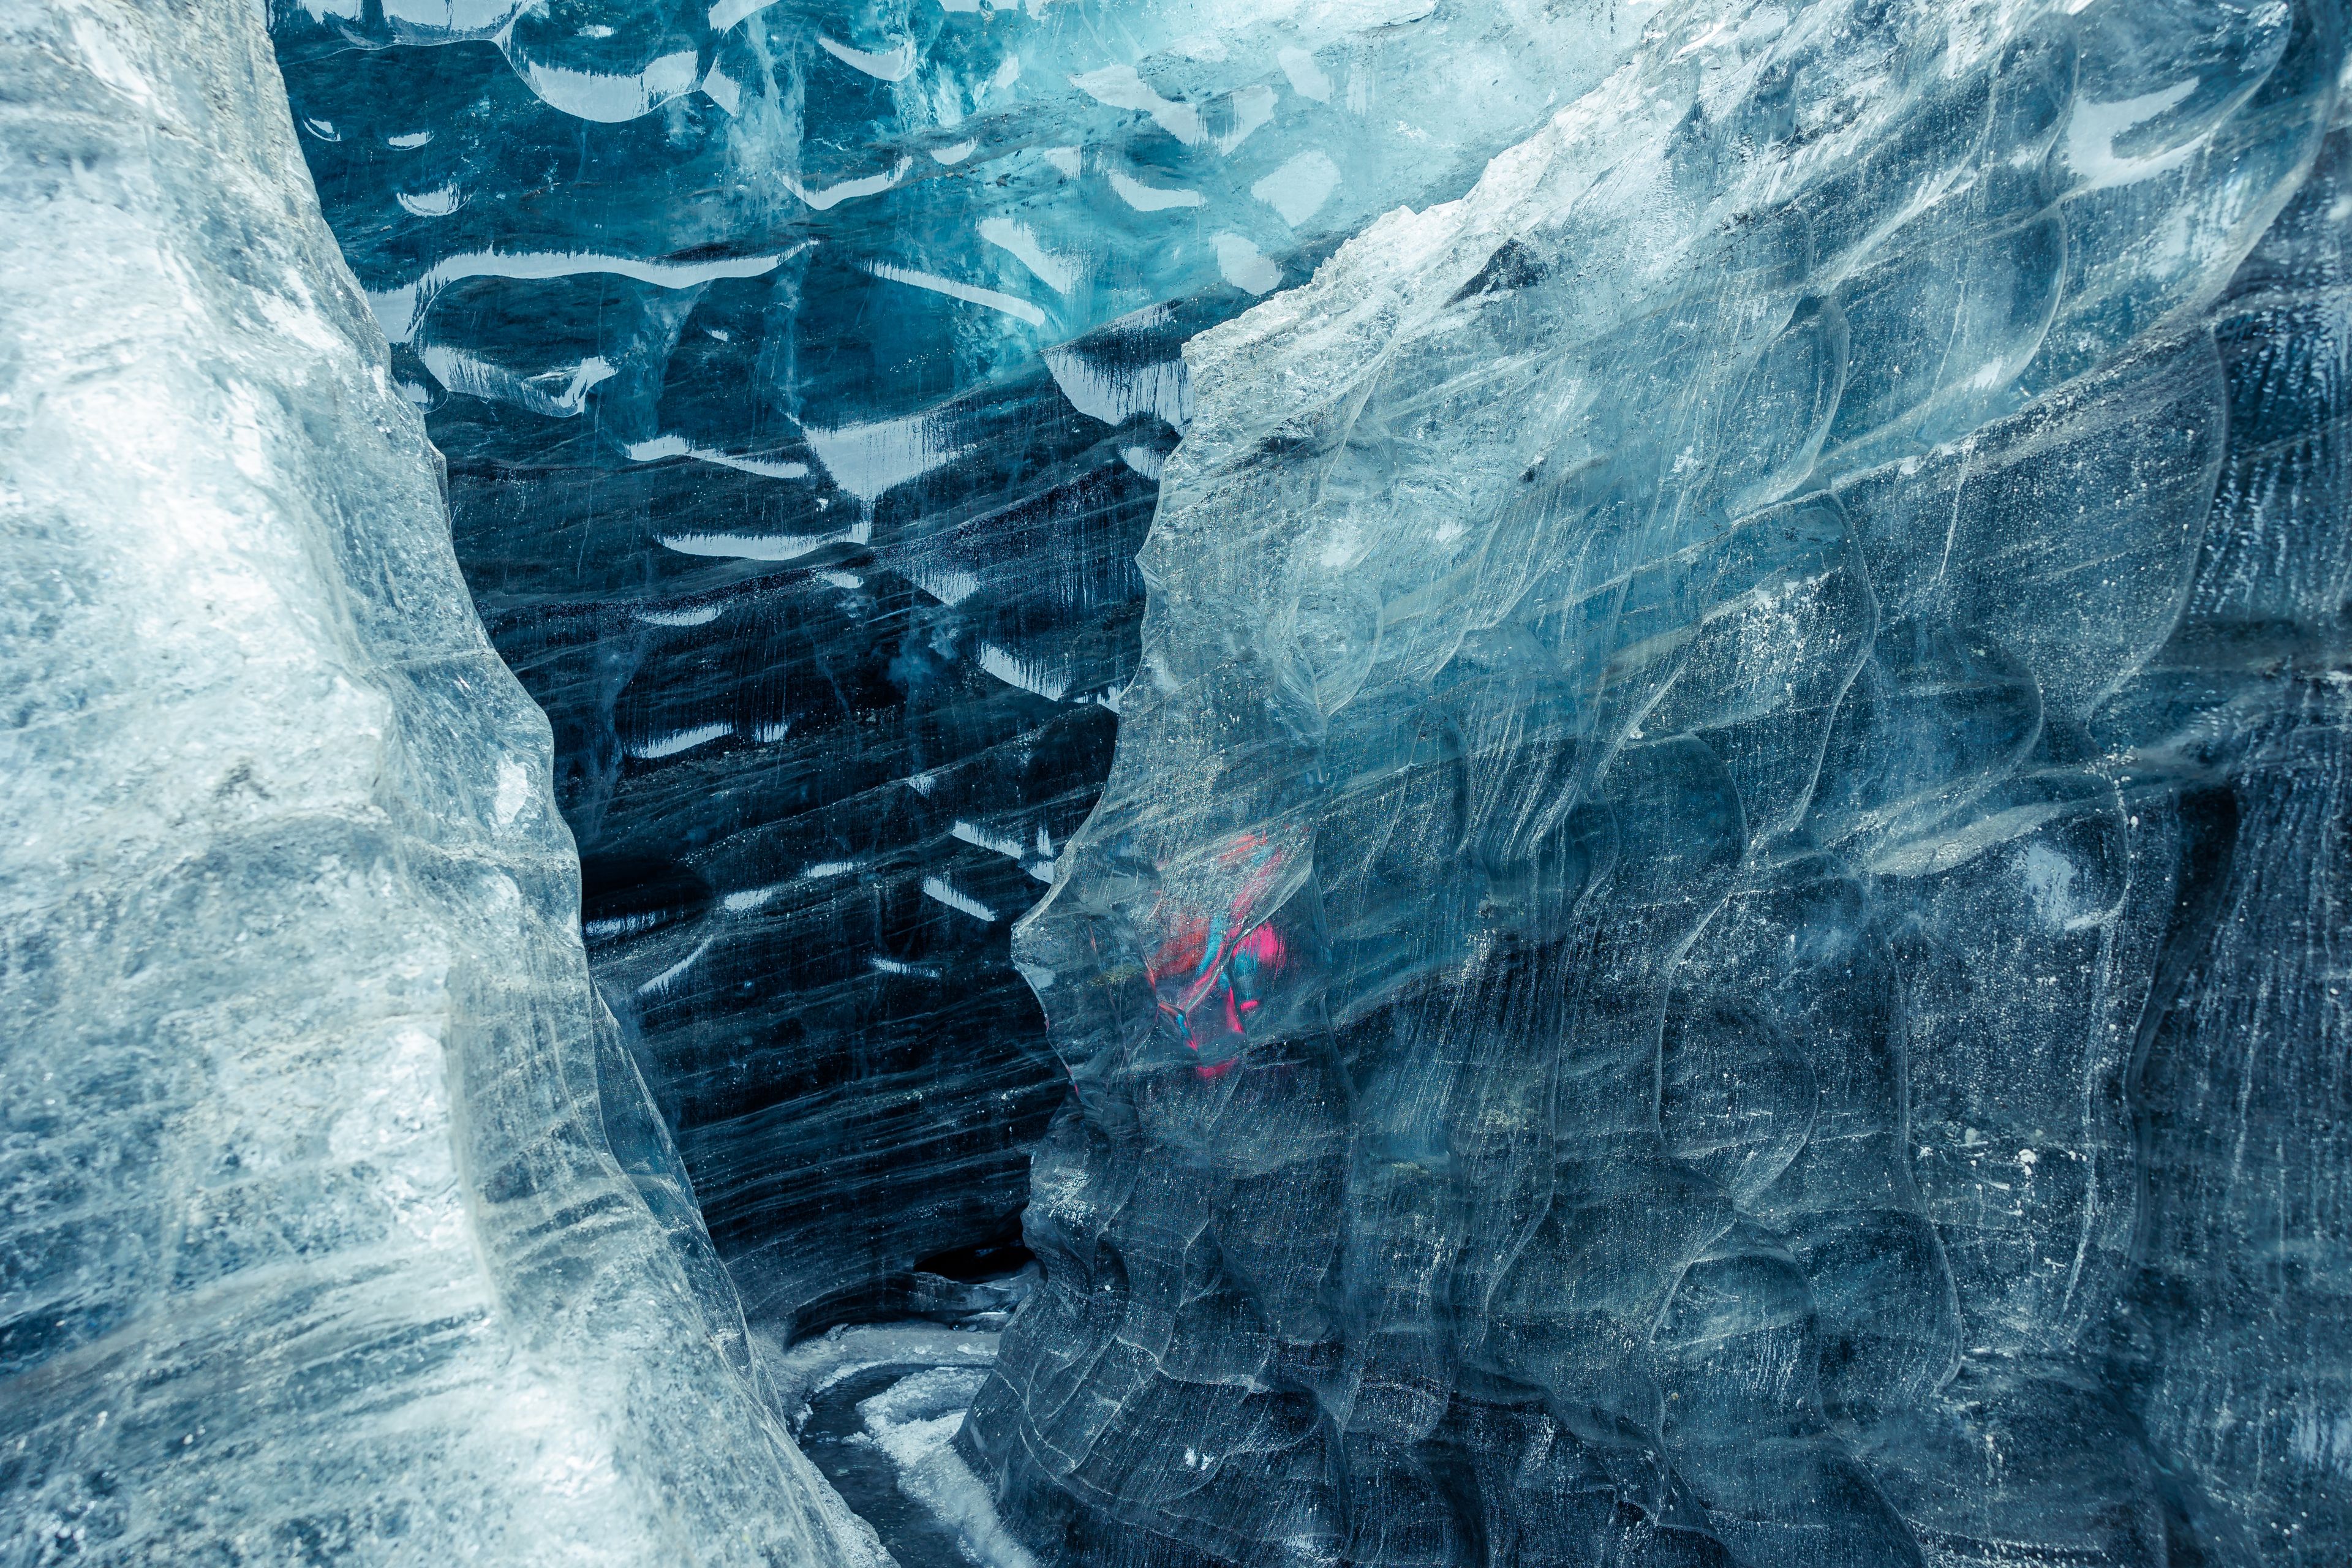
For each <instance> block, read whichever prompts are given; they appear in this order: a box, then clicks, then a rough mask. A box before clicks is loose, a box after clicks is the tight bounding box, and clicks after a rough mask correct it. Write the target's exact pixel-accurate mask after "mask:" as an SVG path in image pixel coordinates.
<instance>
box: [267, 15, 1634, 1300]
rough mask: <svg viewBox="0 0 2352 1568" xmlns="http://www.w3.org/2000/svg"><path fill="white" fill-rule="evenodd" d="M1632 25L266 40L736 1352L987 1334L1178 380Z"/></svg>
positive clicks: (508, 18) (1124, 665) (1056, 1082)
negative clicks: (1181, 347)
mask: <svg viewBox="0 0 2352 1568" xmlns="http://www.w3.org/2000/svg"><path fill="white" fill-rule="evenodd" d="M1640 26H1641V19H1640V13H1639V8H1638V7H1626V6H1622V5H1613V4H1602V3H1598V0H1594V3H1590V4H1588V3H1585V0H1578V3H1576V4H1571V5H1538V4H1534V3H1532V0H1510V3H1509V4H1505V5H1485V4H1477V5H1469V4H1455V3H1454V0H1445V3H1443V4H1432V3H1431V0H1356V3H1350V4H1346V5H1325V4H1315V5H1298V4H1274V5H1266V4H1255V3H1254V4H1248V5H1242V4H1234V3H1231V0H1215V3H1211V4H1202V3H1200V0H1148V3H1139V4H1130V3H1124V0H1121V3H1116V4H1111V3H1105V4H1094V3H1088V4H1064V3H1056V4H1054V5H1050V6H1049V5H1045V4H1043V3H1042V0H1033V3H1032V4H1030V5H1028V6H1027V7H1026V8H1023V7H1020V6H1016V5H997V4H994V3H993V0H951V3H949V4H944V5H941V4H936V3H934V0H906V3H897V4H892V3H884V4H864V3H859V4H847V3H839V4H835V3H825V0H818V3H798V4H790V5H786V4H772V5H762V4H759V3H757V0H724V3H720V4H716V5H701V4H695V5H670V4H649V3H645V0H555V3H552V4H538V5H519V4H511V3H506V0H490V3H488V4H482V5H446V4H400V5H391V4H387V5H383V6H381V7H379V6H376V5H365V6H362V5H359V4H357V0H352V3H351V4H348V5H345V4H338V3H333V0H278V3H277V4H276V5H274V7H273V33H274V37H275V39H276V42H277V45H278V54H279V58H280V60H281V61H282V62H283V65H284V68H285V71H286V76H287V82H288V89H289V94H290V97H291V100H292V104H293V111H294V116H295V119H296V121H297V123H298V125H299V131H300V142H301V146H302V151H303V153H304V156H305V157H306V158H307V159H308V161H309V163H310V168H311V170H312V172H313V174H314V175H315V176H316V179H317V183H318V187H319V190H320V198H321V201H322V203H323V205H324V206H325V209H326V213H327V216H328V218H329V221H330V223H331V225H332V226H333V228H334V230H335V232H336V235H337V237H339V239H340V240H341V243H342V246H343V248H344V251H345V254H346V255H347V257H348V258H350V260H351V263H352V267H353V268H354V269H355V270H356V272H357V273H358V275H359V277H360V279H361V281H362V284H363V285H364V286H365V288H366V289H367V290H368V292H369V297H370V299H371V300H372V301H373V305H374V308H375V310H376V312H377V314H378V315H379V317H380V318H381V320H382V321H383V326H384V329H385V331H386V333H387V334H388V336H389V337H390V339H391V341H392V343H393V363H394V377H395V380H396V383H397V384H398V385H399V386H400V388H401V389H402V391H403V392H404V394H405V395H407V396H408V397H410V398H411V399H412V400H414V401H415V402H416V403H417V404H418V405H420V406H422V407H423V409H424V410H425V418H426V424H427V428H428V429H429V430H430V432H431V434H432V437H433V439H434V440H435V442H436V444H437V445H438V446H439V447H440V448H441V449H442V450H443V451H444V452H445V453H446V455H447V458H448V460H449V474H450V501H451V508H452V511H453V513H454V519H455V526H456V532H457V552H458V556H459V559H460V562H461V563H462V564H463V566H464V568H465V570H466V573H467V578H468V581H469V584H470V585H471V587H472V589H473V592H474V595H475V599H476V603H477V605H478V606H479V608H480V610H481V612H482V614H483V616H484V617H485V619H486V620H487V622H488V626H489V628H490V632H491V636H492V638H493V640H494V641H495V643H496V644H497V646H498V647H499V650H500V651H501V652H502V653H503V654H504V655H505V656H506V658H507V659H508V660H509V663H510V664H511V665H512V666H513V668H515V670H516V671H517V673H518V674H519V675H520V677H521V679H522V680H523V682H524V684H525V686H526V687H527V688H528V689H530V693H531V694H532V696H533V697H534V698H536V699H537V700H539V702H540V703H541V706H543V707H544V708H545V709H546V710H547V711H548V713H549V714H550V715H551V718H552V720H553V721H554V728H555V735H556V751H557V768H558V773H557V778H556V792H557V797H558V800H559V802H560V804H561V806H562V811H563V813H564V815H565V816H566V817H567V819H568V820H569V822H570V824H571V826H572V829H573V831H574V832H575V834H576V835H577V837H578V838H579V841H580V845H581V848H582V851H583V857H584V868H583V875H584V877H585V879H586V884H587V889H586V908H585V915H586V932H587V937H588V941H589V943H590V949H591V952H592V956H593V959H594V962H595V965H596V971H597V973H598V975H599V976H600V979H601V981H602V983H603V984H604V989H605V993H606V994H607V995H608V997H610V999H611V1000H612V1002H613V1004H614V1007H615V1009H616V1010H617V1011H618V1012H619V1013H620V1014H621V1015H622V1017H623V1023H624V1026H625V1028H626V1029H627V1031H628V1037H629V1041H630V1046H631V1048H632V1050H633V1052H634V1053H635V1059H636V1061H637V1062H638V1063H639V1064H640V1065H641V1066H642V1068H643V1069H644V1072H645V1075H646V1079H647V1081H648V1083H649V1085H650V1087H651V1089H652V1091H653V1093H654V1096H655V1098H656V1100H657V1102H658V1103H659V1105H660V1108H661V1110H662V1111H663V1114H664V1116H665V1118H666V1119H667V1122H668V1124H669V1125H670V1126H671V1127H672V1128H673V1129H674V1131H675V1132H676V1134H677V1146H678V1150H679V1152H680V1154H681V1156H682V1158H683V1161H684V1164H685V1167H686V1169H687V1170H688V1173H690V1176H691V1181H692V1185H693V1189H694V1194H695V1196H696V1197H697V1198H698V1201H699V1203H700V1205H701V1209H702V1212H703V1214H704V1215H706V1216H707V1218H708V1220H709V1227H710V1231H711V1235H712V1237H713V1238H714V1240H715V1241H716V1243H717V1246H718V1248H719V1252H720V1253H721V1254H722V1255H723V1256H724V1257H725V1258H726V1260H727V1262H728V1264H729V1266H730V1268H731V1269H732V1271H733V1273H734V1276H735V1278H736V1279H737V1280H738V1281H739V1282H740V1285H741V1287H742V1289H743V1291H744V1294H745V1297H746V1300H747V1302H748V1304H749V1306H750V1308H751V1313H752V1316H753V1317H754V1318H755V1319H756V1320H758V1321H761V1322H763V1323H767V1324H770V1325H772V1327H773V1328H774V1329H775V1331H777V1332H779V1333H780V1334H783V1335H787V1336H789V1335H790V1334H792V1333H793V1332H794V1331H801V1332H805V1331H813V1330H814V1329H818V1328H821V1327H823V1326H824V1325H825V1324H827V1323H829V1322H835V1321H844V1320H852V1319H859V1318H869V1317H876V1316H889V1315H893V1314H901V1313H908V1312H932V1313H938V1314H940V1315H954V1314H957V1313H960V1312H965V1311H969V1310H985V1309H988V1308H990V1307H992V1306H996V1305H1001V1303H1002V1295H1001V1292H1000V1293H992V1290H991V1289H990V1288H987V1287H985V1286H982V1287H967V1286H965V1285H962V1284H960V1283H958V1281H959V1280H960V1279H972V1278H984V1277H987V1276H990V1275H992V1274H994V1273H997V1272H1001V1270H1002V1268H1003V1266H1004V1265H1005V1264H1006V1263H1008V1262H1010V1261H1013V1260H1017V1258H1018V1257H1019V1253H1018V1252H1017V1250H1016V1249H1014V1247H1013V1244H1014V1243H1015V1242H1017V1217H1016V1216H1017V1214H1018V1211H1019V1209H1020V1207H1021V1205H1022V1204H1023V1202H1024V1199H1025V1196H1026V1192H1027V1176H1026V1150H1027V1148H1028V1147H1029V1145H1030V1144H1032V1143H1034V1142H1035V1140H1036V1139H1037V1138H1038V1137H1039V1136H1041V1135H1042V1134H1043V1132H1044V1130H1045V1123H1046V1121H1047V1119H1048V1117H1049V1116H1050V1114H1051V1111H1052V1108H1053V1106H1054V1104H1055V1102H1056V1100H1058V1099H1059V1098H1060V1096H1061V1094H1062V1093H1063V1091H1064V1090H1063V1082H1062V1075H1061V1073H1060V1070H1059V1068H1058V1067H1057V1066H1056V1065H1055V1061H1054V1059H1053V1057H1052V1055H1051V1053H1050V1051H1048V1050H1047V1048H1046V1047H1045V1042H1044V1025H1043V1022H1042V1020H1041V1018H1040V1017H1039V1016H1038V1013H1037V1009H1036V1005H1035V1003H1034V1000H1033V998H1032V997H1031V995H1030V994H1029V991H1028V989H1027V987H1026V986H1025V985H1024V984H1023V983H1022V982H1021V980H1020V979H1019V977H1018V975H1017V974H1016V973H1014V971H1013V968H1012V967H1011V964H1010V963H1009V960H1008V956H1007V932H1008V931H1009V930H1010V927H1011V923H1012V921H1013V920H1014V919H1015V918H1016V917H1017V916H1018V915H1019V914H1020V913H1021V912H1022V911H1023V910H1024V909H1026V908H1027V907H1028V906H1029V905H1030V904H1031V903H1032V902H1034V900H1035V899H1036V898H1037V897H1038V896H1040V895H1041V894H1042V893H1043V892H1044V891H1045V887H1046V886H1047V884H1048V882H1049V881H1050V879H1051V878H1052V876H1053V868H1054V866H1055V863H1056V861H1057V858H1058V857H1059V855H1060V852H1061V848H1062V846H1063V845H1064V843H1065V842H1066V839H1067V838H1068V837H1069V835H1070V834H1071V833H1072V832H1074V831H1075V830H1076V828H1077V826H1078V825H1079V824H1080V823H1081V821H1083V819H1084V817H1085V816H1086V813H1087V810H1088V808H1089V807H1090V805H1092V803H1093V800H1094V797H1095V795H1096V793H1097V790H1098V789H1099V787H1100V784H1101V781H1102V779H1103V777H1104V775H1105V774H1106V773H1107V772H1108V768H1109V764H1110V749H1111V742H1112V736H1113V733H1114V729H1115V724H1116V717H1115V712H1114V708H1115V704H1116V700H1117V693H1118V691H1120V690H1121V689H1123V688H1124V687H1125V686H1126V685H1127V683H1128V680H1129V678H1130V676H1131V675H1132V673H1133V669H1134V661H1135V647H1136V636H1137V626H1138V622H1139V616H1140V614H1141V609H1142V597H1143V584H1142V581H1141V579H1140V577H1139V575H1138V574H1137V573H1136V570H1135V567H1134V564H1133V558H1134V555H1135V552H1136V550H1137V548H1138V547H1139V544H1140V543H1141V541H1142V537H1143V532H1144V529H1145V526H1146V523H1147V521H1148V520H1149V518H1150V511H1151V508H1152V505H1153V501H1154V497H1155V494H1156V487H1155V479H1156V476H1157V475H1158V473H1159V471H1160V464H1161V462H1162V461H1163V459H1164V458H1165V456H1166V454H1167V452H1168V451H1169V449H1170V448H1171V447H1172V446H1173V445H1174V444H1175V441H1176V437H1177V432H1178V430H1179V429H1180V428H1181V426H1182V425H1183V424H1184V421H1185V418H1186V416H1187V407H1188V399H1189V393H1188V391H1187V387H1186V381H1185V372H1184V368H1183V364H1182V362H1181V360H1180V359H1179V358H1178V357H1177V355H1176V346H1177V344H1178V343H1179V342H1181V340H1182V339H1183V338H1184V337H1185V336H1186V335H1188V334H1189V333H1190V332H1192V331H1195V330H1197V329H1198V328H1199V327H1201V326H1202V325H1206V324H1209V323H1211V322H1213V321H1219V320H1223V319H1224V318H1226V317H1229V316H1231V315H1233V314H1234V313H1235V312H1237V311H1238V310H1241V309H1243V308H1244V307H1245V306H1247V305H1249V304H1251V303H1253V302H1255V300H1258V299H1259V298H1261V297H1263V296H1265V295H1266V294H1267V293H1269V292H1270V291H1272V290H1275V289H1278V288H1280V287H1283V286H1285V285H1288V284H1296V283H1298V282H1301V281H1303V280H1304V279H1305V278H1306V277H1307V273H1308V271H1309V270H1310V269H1311V268H1312V265H1313V264H1314V262H1315V261H1317V260H1318V259H1320V258H1322V257H1324V256H1326V255H1328V252H1329V251H1330V249H1331V248H1332V247H1334V246H1335V245H1336V244H1337V243H1338V241H1339V239H1340V238H1342V237H1345V236H1346V235H1348V234H1350V233H1352V232H1354V231H1355V230H1357V229H1359V228H1360V227H1361V226H1363V225H1364V224H1365V223H1367V222H1369V221H1370V219H1371V217H1373V216H1376V215H1377V214H1378V213H1380V212H1381V211H1384V210H1386V209H1387V208H1389V207H1391V206H1393V205H1397V204H1398V203H1400V202H1412V203H1416V204H1426V203H1427V202H1428V201H1431V200H1434V199H1440V198H1442V197H1444V196H1451V195H1458V194H1459V193H1460V192H1461V191H1463V190H1465V189H1466V188H1468V186H1469V184H1471V183H1472V182H1473V181H1474V180H1475V178H1476V177H1477V173H1478V171H1479V170H1480V169H1481V168H1482V167H1483V166H1484V165H1485V163H1486V160H1487V158H1488V157H1490V156H1491V155H1492V154H1493V153H1496V152H1497V151H1499V150H1501V149H1502V148H1504V147H1506V146H1507V145H1510V144H1511V143H1513V142H1517V141H1518V140H1519V139H1521V138H1523V137H1524V136H1525V135H1527V134H1528V132H1531V131H1532V130H1534V129H1535V128H1536V127H1537V126H1538V125H1539V124H1540V123H1542V121H1543V120H1544V118H1545V116H1546V115H1547V114H1548V113H1549V112H1550V111H1551V110H1554V109H1556V108H1557V107H1558V105H1559V103H1561V102H1564V101H1566V100H1568V99H1570V98H1572V97H1574V96H1576V95H1577V94H1578V93H1580V92H1581V91H1582V90H1583V89H1586V88H1588V87H1590V86H1591V85H1592V83H1593V82H1595V81H1597V80H1598V79H1600V77H1601V75H1602V74H1603V73H1604V71H1605V70H1606V68H1607V67H1608V65H1609V62H1610V61H1611V60H1612V58H1614V57H1615V56H1616V55H1617V54H1618V53H1620V52H1622V47H1623V46H1624V45H1625V44H1627V43H1629V42H1631V41H1633V39H1635V38H1636V37H1638V33H1639V28H1640Z"/></svg>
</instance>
